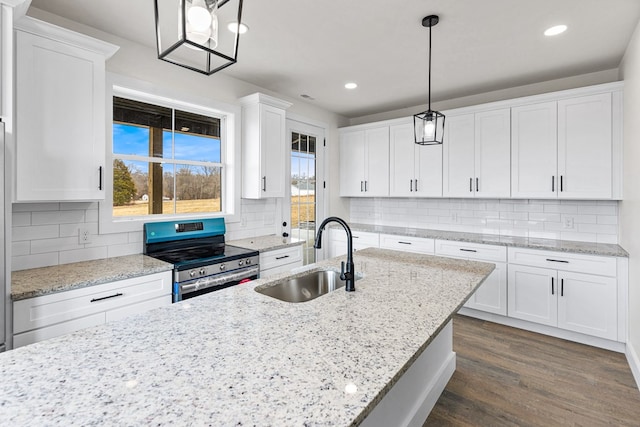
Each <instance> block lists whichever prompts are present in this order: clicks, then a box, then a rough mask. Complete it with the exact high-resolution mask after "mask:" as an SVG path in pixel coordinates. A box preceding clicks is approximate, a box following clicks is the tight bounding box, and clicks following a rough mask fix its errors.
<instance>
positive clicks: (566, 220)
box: [562, 216, 574, 230]
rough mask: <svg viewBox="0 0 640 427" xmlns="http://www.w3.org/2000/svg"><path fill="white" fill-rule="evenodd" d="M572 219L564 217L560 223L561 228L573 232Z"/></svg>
mask: <svg viewBox="0 0 640 427" xmlns="http://www.w3.org/2000/svg"><path fill="white" fill-rule="evenodd" d="M573 226H574V224H573V217H572V216H565V217H564V220H563V221H562V227H563V228H564V229H566V230H573Z"/></svg>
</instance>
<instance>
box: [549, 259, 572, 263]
mask: <svg viewBox="0 0 640 427" xmlns="http://www.w3.org/2000/svg"><path fill="white" fill-rule="evenodd" d="M547 261H551V262H563V263H565V264H569V261H565V260H562V259H551V258H547Z"/></svg>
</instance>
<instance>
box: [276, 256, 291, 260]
mask: <svg viewBox="0 0 640 427" xmlns="http://www.w3.org/2000/svg"><path fill="white" fill-rule="evenodd" d="M285 258H289V255H283V256H277V257H276V259H285Z"/></svg>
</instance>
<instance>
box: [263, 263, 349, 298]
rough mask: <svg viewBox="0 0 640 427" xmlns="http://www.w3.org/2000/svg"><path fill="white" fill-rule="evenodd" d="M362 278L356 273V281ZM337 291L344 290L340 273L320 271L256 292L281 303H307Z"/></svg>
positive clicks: (269, 285)
mask: <svg viewBox="0 0 640 427" xmlns="http://www.w3.org/2000/svg"><path fill="white" fill-rule="evenodd" d="M361 277H362V276H361V275H358V274H357V273H356V280H358V279H360V278H361ZM336 289H344V282H343V281H342V280H340V273H339V272H337V271H334V270H320V271H313V272H311V273H308V274H305V275H304V276H299V277H294V278H291V279H287V280H284V281H282V282H278V283H276V284H275V285H271V284H268V285H263V286H258V287H257V288H256V289H255V291H256V292H259V293H261V294H263V295H267V296H270V297H273V298H276V299H279V300H281V301H286V302H306V301H311V300H312V299H315V298H318V297H319V296H320V295H324V294H327V293H329V292H331V291H334V290H336Z"/></svg>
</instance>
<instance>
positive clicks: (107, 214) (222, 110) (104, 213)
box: [98, 73, 242, 234]
mask: <svg viewBox="0 0 640 427" xmlns="http://www.w3.org/2000/svg"><path fill="white" fill-rule="evenodd" d="M114 96H118V97H121V98H127V99H132V100H135V101H140V102H146V103H149V104H156V105H160V106H165V107H168V108H175V109H179V110H183V111H188V112H191V113H196V114H202V115H206V116H212V117H216V118H219V119H220V141H221V144H222V146H221V157H222V158H221V163H222V164H223V165H224V167H223V168H222V177H221V178H222V206H221V209H222V211H221V212H216V213H209V214H207V213H202V212H200V213H193V214H187V213H185V214H182V213H181V214H158V215H149V216H145V217H114V216H113V159H114V155H113V97H114ZM241 111H242V110H241V108H240V107H239V106H236V105H231V104H226V103H222V102H218V101H213V100H211V99H206V98H202V97H197V96H193V95H184V94H182V93H176V92H174V91H172V90H170V89H165V88H159V87H157V86H156V85H154V84H152V83H148V82H143V81H140V80H136V79H132V78H128V77H124V76H120V75H117V74H113V73H107V105H106V117H105V120H106V124H107V126H106V132H107V134H106V144H105V146H106V149H105V151H106V152H105V170H104V183H105V199H104V201H100V203H99V219H98V221H99V232H100V234H109V233H124V232H135V231H142V227H143V224H144V223H146V222H156V221H171V220H174V219H175V220H182V219H194V218H216V217H223V218H225V222H228V223H229V222H240V193H241V188H240V164H239V162H240V159H241V157H240V135H241V127H240V126H241V123H240V117H241V116H240V114H241Z"/></svg>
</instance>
